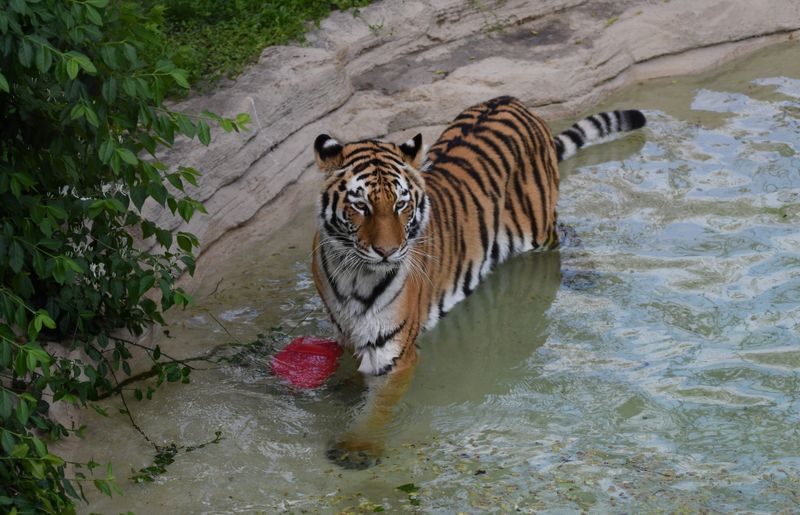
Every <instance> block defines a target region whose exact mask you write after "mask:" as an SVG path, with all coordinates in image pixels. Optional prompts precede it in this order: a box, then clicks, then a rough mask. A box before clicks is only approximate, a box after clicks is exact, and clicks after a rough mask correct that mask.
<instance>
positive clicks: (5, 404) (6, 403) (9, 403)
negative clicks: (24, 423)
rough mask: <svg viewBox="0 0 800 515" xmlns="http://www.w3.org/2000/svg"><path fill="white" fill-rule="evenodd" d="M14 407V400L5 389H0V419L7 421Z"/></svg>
mask: <svg viewBox="0 0 800 515" xmlns="http://www.w3.org/2000/svg"><path fill="white" fill-rule="evenodd" d="M13 407H14V399H13V397H12V395H11V394H10V393H8V391H6V389H5V388H2V389H0V419H3V420H5V419H7V418H8V417H10V416H11V409H12V408H13Z"/></svg>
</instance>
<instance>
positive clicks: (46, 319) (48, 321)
mask: <svg viewBox="0 0 800 515" xmlns="http://www.w3.org/2000/svg"><path fill="white" fill-rule="evenodd" d="M35 320H38V321H40V323H41V324H44V326H45V327H46V328H48V329H55V328H56V323H55V321H54V320H53V319H52V318H50V314H49V313H48V312H47V311H45V310H43V309H40V310H39V311H37V312H36V318H35Z"/></svg>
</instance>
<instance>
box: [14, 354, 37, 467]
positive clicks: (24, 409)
mask: <svg viewBox="0 0 800 515" xmlns="http://www.w3.org/2000/svg"><path fill="white" fill-rule="evenodd" d="M34 369H35V367H30V366H29V367H28V370H29V371H31V372H32V371H33V370H34ZM30 415H31V409H30V407H29V406H28V403H27V402H25V401H23V400H22V399H20V401H19V404H17V420H19V423H20V424H22V425H23V426H24V425H25V424H27V423H28V417H30ZM26 447H27V446H26ZM27 452H28V451H27V449H26V450H25V454H27ZM23 456H24V455H23Z"/></svg>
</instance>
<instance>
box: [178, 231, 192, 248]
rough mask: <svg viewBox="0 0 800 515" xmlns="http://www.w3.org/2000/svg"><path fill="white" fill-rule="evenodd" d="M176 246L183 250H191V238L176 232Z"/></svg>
mask: <svg viewBox="0 0 800 515" xmlns="http://www.w3.org/2000/svg"><path fill="white" fill-rule="evenodd" d="M177 241H178V247H180V248H181V250H183V251H185V252H191V251H192V240H190V239H189V238H188V237H187V236H186V235H185V234H183V233H178V236H177Z"/></svg>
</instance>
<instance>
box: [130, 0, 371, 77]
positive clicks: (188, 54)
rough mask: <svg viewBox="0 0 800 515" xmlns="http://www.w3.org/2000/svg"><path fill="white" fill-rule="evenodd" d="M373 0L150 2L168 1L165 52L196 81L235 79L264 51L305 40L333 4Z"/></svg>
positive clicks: (150, 1) (149, 1)
mask: <svg viewBox="0 0 800 515" xmlns="http://www.w3.org/2000/svg"><path fill="white" fill-rule="evenodd" d="M370 1H371V0H236V1H231V0H145V5H149V6H153V5H159V4H160V5H163V6H164V7H165V8H166V11H165V16H166V19H167V24H168V27H169V30H168V31H166V34H167V42H166V46H165V50H166V51H168V52H171V54H170V55H171V58H172V59H173V61H174V62H175V63H177V64H178V65H179V66H181V67H183V68H185V69H186V70H188V72H189V81H190V82H191V83H192V84H200V85H202V84H213V83H214V82H215V81H216V80H218V79H219V78H221V77H230V78H232V77H235V76H236V75H238V74H239V73H241V71H242V69H243V68H244V66H245V65H246V64H248V63H252V62H255V61H256V59H258V56H259V55H260V53H261V50H262V49H264V48H265V47H267V46H269V45H282V44H286V43H288V42H289V41H292V40H297V39H301V38H302V36H303V33H304V32H305V31H306V29H307V27H308V22H309V21H313V22H314V23H319V21H320V20H321V19H322V18H324V17H325V16H326V15H328V13H330V10H331V8H335V9H341V10H346V9H351V8H357V7H363V6H365V5H368V4H369V3H370Z"/></svg>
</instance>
